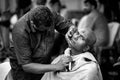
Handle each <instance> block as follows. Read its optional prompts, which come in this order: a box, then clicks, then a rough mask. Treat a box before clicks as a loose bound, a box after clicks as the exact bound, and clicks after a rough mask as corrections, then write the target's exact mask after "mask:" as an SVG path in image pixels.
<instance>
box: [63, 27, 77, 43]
mask: <svg viewBox="0 0 120 80" xmlns="http://www.w3.org/2000/svg"><path fill="white" fill-rule="evenodd" d="M76 30H77V27H75V26H71V27H70V28H69V30H68V32H67V33H66V35H65V38H66V40H67V42H68V44H70V40H71V38H72V36H73V34H74V33H75V32H76Z"/></svg>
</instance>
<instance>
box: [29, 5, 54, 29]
mask: <svg viewBox="0 0 120 80" xmlns="http://www.w3.org/2000/svg"><path fill="white" fill-rule="evenodd" d="M30 16H31V20H32V21H33V22H34V24H35V25H36V27H39V26H40V25H44V26H45V27H49V26H51V25H52V23H53V14H52V12H51V11H50V10H49V9H48V8H47V7H45V6H43V5H40V6H39V7H37V8H35V9H32V10H31V11H30Z"/></svg>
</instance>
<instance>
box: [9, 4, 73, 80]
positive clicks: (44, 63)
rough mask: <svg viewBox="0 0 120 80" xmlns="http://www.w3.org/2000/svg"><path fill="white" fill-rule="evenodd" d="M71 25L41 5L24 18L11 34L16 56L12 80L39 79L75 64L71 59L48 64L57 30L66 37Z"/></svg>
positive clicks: (66, 58)
mask: <svg viewBox="0 0 120 80" xmlns="http://www.w3.org/2000/svg"><path fill="white" fill-rule="evenodd" d="M70 26H72V24H71V23H70V22H69V21H66V20H65V19H64V18H63V17H61V16H60V15H58V14H57V13H55V12H51V11H50V10H49V9H48V8H47V7H45V6H42V5H41V6H39V7H37V8H34V9H32V10H30V11H29V12H28V13H26V14H25V15H24V16H23V17H21V18H20V19H19V20H18V22H17V23H16V24H15V26H14V28H13V32H12V36H13V45H14V48H13V51H14V53H13V54H12V55H11V57H10V63H11V68H12V69H11V75H12V78H13V80H40V79H41V77H42V75H43V73H45V72H49V71H62V70H64V69H65V68H66V66H67V65H68V64H67V63H68V62H71V61H72V59H71V57H70V56H68V57H63V58H61V60H60V61H59V62H58V63H56V64H54V65H53V64H49V63H50V60H51V56H52V51H51V50H52V47H53V44H54V29H56V30H57V31H58V32H60V33H62V34H65V33H66V32H67V31H68V28H69V27H70ZM70 30H71V29H70Z"/></svg>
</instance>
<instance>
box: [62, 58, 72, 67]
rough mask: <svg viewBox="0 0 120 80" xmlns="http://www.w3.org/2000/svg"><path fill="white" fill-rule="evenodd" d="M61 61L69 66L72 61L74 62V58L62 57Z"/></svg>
mask: <svg viewBox="0 0 120 80" xmlns="http://www.w3.org/2000/svg"><path fill="white" fill-rule="evenodd" d="M61 61H62V62H63V63H64V64H65V65H68V64H69V62H72V61H73V59H72V57H70V56H63V57H61Z"/></svg>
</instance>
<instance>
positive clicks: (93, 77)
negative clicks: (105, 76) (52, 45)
mask: <svg viewBox="0 0 120 80" xmlns="http://www.w3.org/2000/svg"><path fill="white" fill-rule="evenodd" d="M66 52H67V51H66ZM68 52H69V51H68ZM61 56H64V55H61ZM61 56H58V57H57V58H56V59H55V60H54V61H53V62H52V64H55V63H57V62H58V61H59V59H60V57H61ZM72 58H73V61H74V63H72V70H71V71H69V72H59V73H55V72H47V73H45V75H44V76H43V77H42V79H41V80H102V75H101V70H100V68H99V65H98V63H97V61H96V60H95V58H94V57H93V55H92V54H91V53H89V52H86V53H82V54H79V55H75V56H72Z"/></svg>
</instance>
